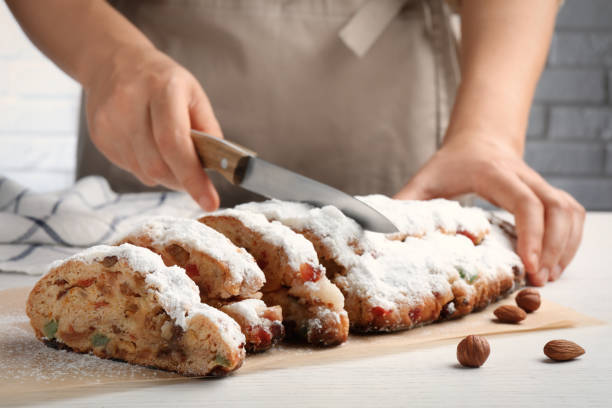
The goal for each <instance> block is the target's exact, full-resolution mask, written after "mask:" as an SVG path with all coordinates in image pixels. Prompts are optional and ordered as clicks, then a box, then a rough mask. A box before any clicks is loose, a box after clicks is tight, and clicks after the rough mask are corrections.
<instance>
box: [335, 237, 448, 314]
mask: <svg viewBox="0 0 612 408" xmlns="http://www.w3.org/2000/svg"><path fill="white" fill-rule="evenodd" d="M368 240H369V247H370V250H371V252H366V253H364V254H363V255H362V256H359V257H358V258H357V259H356V262H355V263H354V265H353V266H352V267H351V268H350V269H349V271H348V273H347V275H346V276H344V277H338V278H337V280H338V281H339V283H341V284H342V286H343V288H345V289H346V291H347V292H348V293H349V294H351V295H354V296H357V297H359V298H360V299H363V300H367V301H368V303H370V304H371V305H375V306H380V307H382V308H384V309H386V310H392V309H394V308H395V305H396V304H397V303H405V304H410V305H418V304H419V303H420V302H421V301H422V300H423V299H424V298H425V297H427V296H430V295H431V293H432V292H434V291H435V292H439V293H445V292H449V291H450V285H449V283H448V279H447V276H446V273H444V272H446V271H447V269H448V267H447V266H442V265H440V267H439V268H438V269H440V272H442V273H432V271H433V270H434V269H435V265H434V264H435V262H436V259H437V258H436V256H437V255H436V250H435V247H433V246H432V245H428V244H427V243H426V242H424V241H422V240H419V241H418V242H416V244H417V245H410V244H406V243H404V242H400V241H390V240H388V239H386V238H385V237H384V236H382V235H381V234H374V233H372V234H371V235H369V237H368Z"/></svg>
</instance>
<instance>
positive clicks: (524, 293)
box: [515, 288, 541, 313]
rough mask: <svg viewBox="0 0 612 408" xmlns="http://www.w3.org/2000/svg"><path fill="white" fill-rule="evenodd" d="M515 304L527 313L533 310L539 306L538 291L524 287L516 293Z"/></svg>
mask: <svg viewBox="0 0 612 408" xmlns="http://www.w3.org/2000/svg"><path fill="white" fill-rule="evenodd" d="M515 300H516V304H517V305H518V306H519V307H520V308H521V309H523V310H524V311H526V312H527V313H531V312H535V311H536V310H538V308H539V307H540V303H541V300H540V292H538V291H537V289H533V288H525V289H523V290H521V291H520V292H519V293H518V294H517V295H516V298H515Z"/></svg>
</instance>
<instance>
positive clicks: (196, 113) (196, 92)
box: [189, 83, 223, 139]
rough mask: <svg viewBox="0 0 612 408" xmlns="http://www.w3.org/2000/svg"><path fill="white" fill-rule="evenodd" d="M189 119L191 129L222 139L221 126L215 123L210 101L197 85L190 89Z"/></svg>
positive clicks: (215, 119)
mask: <svg viewBox="0 0 612 408" xmlns="http://www.w3.org/2000/svg"><path fill="white" fill-rule="evenodd" d="M189 119H190V120H191V128H192V129H195V130H200V131H202V132H206V133H208V134H210V135H212V136H215V137H218V138H220V139H223V132H222V131H221V126H220V125H219V122H218V121H217V118H216V116H215V113H214V111H213V108H212V106H211V104H210V100H209V99H208V96H206V93H205V92H204V90H203V89H202V87H201V86H200V85H199V84H197V83H196V84H195V85H194V87H193V89H192V96H191V103H190V104H189Z"/></svg>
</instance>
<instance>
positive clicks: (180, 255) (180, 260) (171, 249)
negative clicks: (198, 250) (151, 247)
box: [166, 244, 189, 265]
mask: <svg viewBox="0 0 612 408" xmlns="http://www.w3.org/2000/svg"><path fill="white" fill-rule="evenodd" d="M166 252H168V253H169V254H170V256H171V257H172V258H173V259H174V262H176V263H177V264H178V265H185V264H186V263H187V261H188V260H189V252H187V251H185V249H184V248H183V247H182V246H180V245H176V244H172V245H168V246H167V247H166Z"/></svg>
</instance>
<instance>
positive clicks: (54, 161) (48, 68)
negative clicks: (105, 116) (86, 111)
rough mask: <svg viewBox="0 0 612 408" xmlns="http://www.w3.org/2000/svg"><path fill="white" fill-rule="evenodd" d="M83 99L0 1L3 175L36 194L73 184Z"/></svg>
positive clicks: (0, 149) (76, 86)
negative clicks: (34, 191)
mask: <svg viewBox="0 0 612 408" xmlns="http://www.w3.org/2000/svg"><path fill="white" fill-rule="evenodd" d="M79 95H80V86H79V84H78V83H77V82H75V81H74V80H72V79H71V78H70V77H68V76H67V75H66V74H64V73H63V72H62V71H60V70H59V69H58V68H57V67H56V66H55V65H53V63H52V62H50V61H49V59H47V58H46V57H45V56H44V55H42V54H41V53H40V52H39V51H38V50H37V49H36V47H34V45H32V43H31V42H30V41H29V40H28V38H27V37H26V36H25V34H23V32H22V31H21V28H20V27H19V26H18V25H17V23H16V22H15V20H14V19H13V16H12V15H11V13H10V11H9V10H8V8H7V6H6V4H5V3H4V1H0V175H3V176H7V177H9V178H11V179H13V180H15V181H17V182H19V183H21V184H23V185H25V186H27V187H30V188H32V189H34V190H37V191H49V190H56V189H59V188H64V187H67V186H69V185H70V184H72V182H73V180H74V166H75V150H76V132H77V114H78V107H79Z"/></svg>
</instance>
